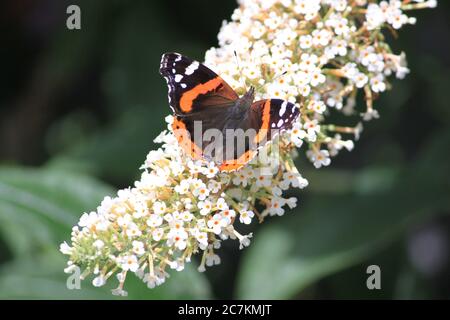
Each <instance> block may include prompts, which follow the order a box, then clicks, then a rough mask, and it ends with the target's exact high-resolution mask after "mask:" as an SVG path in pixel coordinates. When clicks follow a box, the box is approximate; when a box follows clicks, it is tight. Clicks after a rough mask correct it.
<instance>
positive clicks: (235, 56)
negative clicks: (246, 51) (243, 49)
mask: <svg viewBox="0 0 450 320" xmlns="http://www.w3.org/2000/svg"><path fill="white" fill-rule="evenodd" d="M233 52H234V58H235V59H236V65H237V67H238V70H239V81H240V82H241V84H242V85H243V86H244V88H245V91H247V85H246V84H245V80H244V77H243V76H242V69H241V66H240V65H239V58H238V55H237V52H236V50H234V51H233Z"/></svg>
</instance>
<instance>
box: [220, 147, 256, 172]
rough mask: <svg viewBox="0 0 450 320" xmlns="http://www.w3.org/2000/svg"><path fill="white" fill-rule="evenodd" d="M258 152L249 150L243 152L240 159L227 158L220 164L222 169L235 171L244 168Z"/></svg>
mask: <svg viewBox="0 0 450 320" xmlns="http://www.w3.org/2000/svg"><path fill="white" fill-rule="evenodd" d="M255 154H256V151H254V150H248V151H246V152H245V153H243V154H242V155H241V156H240V157H239V158H238V159H233V160H227V161H224V162H223V163H222V164H221V165H220V166H219V170H220V171H225V172H227V171H233V170H237V169H239V168H242V167H243V166H244V165H245V164H247V163H248V162H249V161H250V160H251V159H252V158H253V157H254V155H255Z"/></svg>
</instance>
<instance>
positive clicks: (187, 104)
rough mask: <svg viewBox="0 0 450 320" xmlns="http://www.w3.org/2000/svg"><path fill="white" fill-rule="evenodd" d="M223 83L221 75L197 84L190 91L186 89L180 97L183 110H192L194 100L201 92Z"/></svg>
mask: <svg viewBox="0 0 450 320" xmlns="http://www.w3.org/2000/svg"><path fill="white" fill-rule="evenodd" d="M221 83H222V79H220V78H219V77H217V78H214V79H211V80H209V81H208V82H205V83H202V84H199V85H196V86H195V87H194V88H192V89H191V90H189V91H186V92H185V93H184V94H183V95H182V96H181V99H180V108H181V111H183V112H190V111H191V110H192V104H193V102H194V100H195V99H196V98H197V97H198V96H199V95H201V94H205V93H207V92H209V91H213V90H214V89H216V88H217V87H218V86H219V85H220V84H221Z"/></svg>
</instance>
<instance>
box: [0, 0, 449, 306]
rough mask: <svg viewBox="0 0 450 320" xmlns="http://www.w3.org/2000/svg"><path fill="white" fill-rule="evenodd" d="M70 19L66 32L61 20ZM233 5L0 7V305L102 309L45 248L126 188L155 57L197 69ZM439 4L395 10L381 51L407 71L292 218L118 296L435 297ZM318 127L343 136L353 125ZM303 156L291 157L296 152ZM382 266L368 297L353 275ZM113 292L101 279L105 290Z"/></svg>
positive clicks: (304, 168) (441, 97)
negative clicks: (203, 263) (57, 301)
mask: <svg viewBox="0 0 450 320" xmlns="http://www.w3.org/2000/svg"><path fill="white" fill-rule="evenodd" d="M69 4H78V5H79V6H80V7H81V25H82V29H81V30H72V31H70V30H67V28H66V18H67V16H68V15H67V14H66V8H67V6H68V5H69ZM235 7H236V4H235V2H234V1H232V0H228V1H207V0H195V1H189V2H188V1H180V0H178V1H143V0H137V1H120V0H112V1H111V0H110V1H72V2H67V1H50V0H43V1H32V0H21V1H3V2H2V4H1V5H0V17H1V22H0V38H1V40H2V45H1V46H0V74H1V75H0V297H1V298H110V297H111V296H110V294H109V292H108V290H107V289H110V288H111V287H112V286H113V284H109V285H108V288H105V289H103V288H102V289H95V288H93V287H92V286H91V285H90V284H89V281H90V280H87V281H85V282H83V283H82V288H83V290H75V291H69V290H67V289H66V288H65V279H66V275H64V274H63V272H62V269H63V268H64V264H65V258H64V257H62V255H61V254H60V253H59V252H58V251H57V248H58V245H59V243H60V242H61V241H63V240H69V238H70V236H69V234H70V228H71V226H73V225H74V224H75V223H76V221H77V220H78V218H79V216H80V215H81V213H82V212H83V211H86V210H93V209H95V207H96V206H97V205H98V204H99V202H100V200H101V199H102V198H103V197H104V196H105V195H108V194H109V195H113V194H114V192H115V190H116V189H117V188H124V187H127V186H130V185H132V184H133V181H134V180H136V179H138V178H139V175H140V171H139V170H138V168H139V166H140V165H141V164H142V163H143V161H144V159H145V156H146V154H147V152H148V151H149V150H151V149H153V148H155V147H156V146H155V145H154V144H153V142H152V140H153V138H154V137H155V136H156V135H157V134H158V133H159V132H160V131H161V130H162V129H163V128H164V127H165V123H164V116H166V115H167V114H168V113H169V108H168V104H167V100H166V99H167V92H166V90H167V89H166V84H165V81H164V80H163V79H162V78H161V77H160V76H159V74H158V67H159V61H160V56H161V54H162V53H164V52H167V51H177V52H182V53H184V54H186V55H188V56H191V57H193V58H196V59H199V60H202V59H203V55H204V52H205V50H207V49H208V48H209V47H211V46H216V45H217V41H216V37H217V33H218V31H219V28H220V26H221V24H222V21H223V20H224V19H229V17H230V15H231V13H232V11H233V9H234V8H235ZM449 7H450V3H449V2H448V1H440V2H439V5H438V8H436V9H433V10H431V9H430V10H421V11H416V12H410V13H409V14H410V15H413V16H416V17H417V18H418V19H417V20H418V21H417V25H415V26H405V27H404V28H403V29H402V30H401V31H400V37H399V39H392V42H391V43H392V47H393V48H394V52H397V53H399V52H401V51H405V52H406V54H407V58H408V62H409V67H410V69H411V74H409V75H408V76H407V78H406V79H405V80H402V81H397V80H395V81H393V85H394V88H393V90H392V91H389V92H387V93H385V94H383V95H382V96H381V98H380V99H379V100H378V101H376V107H377V108H378V110H379V112H380V115H381V118H380V119H378V120H375V121H372V122H370V123H366V124H365V130H364V132H363V135H362V138H361V139H360V141H358V142H357V143H356V148H355V149H354V151H352V152H351V153H347V152H345V151H344V152H342V153H341V154H340V155H339V156H338V157H337V158H335V159H334V161H333V163H332V165H331V166H330V167H328V168H324V169H320V170H315V169H313V167H312V165H311V164H310V163H308V162H307V161H306V160H305V157H304V155H301V156H300V159H299V160H298V167H299V170H300V171H301V172H302V174H303V175H304V176H305V177H306V178H307V179H308V180H309V182H310V186H309V187H308V188H307V189H306V190H303V191H302V192H297V191H291V192H290V193H291V194H292V195H296V196H298V198H299V206H298V207H297V208H296V209H295V210H291V211H288V212H287V213H286V214H285V216H284V217H282V218H269V219H267V220H266V222H265V223H264V224H263V225H257V224H256V223H255V224H253V225H252V226H250V227H249V228H248V230H244V231H246V232H250V231H253V232H254V239H253V243H252V245H251V246H250V247H249V248H247V249H246V250H243V251H239V250H238V245H237V244H236V242H233V241H226V242H224V246H223V249H221V250H220V252H219V254H220V255H221V257H222V264H221V265H220V266H218V267H213V268H210V269H208V271H207V272H206V273H205V274H200V273H197V272H196V271H195V270H194V269H195V267H196V266H197V265H198V261H194V262H193V263H192V265H193V266H192V267H191V268H188V270H186V271H184V272H182V273H180V274H174V273H172V275H173V276H172V277H171V278H170V279H169V280H168V282H167V283H166V284H165V285H164V286H162V287H160V288H158V289H155V290H148V289H146V288H145V286H144V285H143V284H140V283H139V281H136V280H134V279H131V280H130V281H129V283H128V284H127V287H128V289H129V293H130V298H139V299H150V298H152V299H154V298H157V299H165V298H275V299H279V298H282V299H283V298H308V299H318V298H326V299H329V298H332V299H346V298H386V299H408V298H424V299H432V298H441V299H442V298H443V299H447V298H449V297H450V217H449V213H450V203H449V191H450V183H449V177H450V175H449V173H450V170H449V150H450V127H449V120H450V106H449V101H450V78H449V71H450V70H449V62H450V61H449V60H450V48H449V46H450V42H449V39H450V37H449V36H450V28H449V23H448V21H449V19H450V15H449ZM332 121H335V122H336V123H339V124H347V125H354V124H356V123H357V121H358V120H357V118H349V119H343V118H342V117H336V118H335V119H333V120H332ZM303 151H304V150H303ZM372 264H375V265H378V266H380V268H381V279H382V280H381V285H382V288H381V290H368V289H367V287H366V279H367V277H368V275H367V273H366V268H367V267H368V266H369V265H372ZM113 282H114V280H113Z"/></svg>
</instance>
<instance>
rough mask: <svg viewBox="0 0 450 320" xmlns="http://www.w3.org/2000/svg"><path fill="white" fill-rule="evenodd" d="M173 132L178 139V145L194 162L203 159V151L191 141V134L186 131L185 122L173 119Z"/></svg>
mask: <svg viewBox="0 0 450 320" xmlns="http://www.w3.org/2000/svg"><path fill="white" fill-rule="evenodd" d="M172 130H173V133H174V135H175V137H176V138H177V141H178V144H179V145H180V146H181V148H183V150H184V152H185V153H187V154H188V155H190V156H191V158H192V159H194V160H200V159H202V154H203V152H202V149H201V148H199V147H198V146H197V145H196V144H195V143H194V141H192V140H191V136H190V134H189V132H188V131H187V130H186V125H185V124H184V123H183V121H180V120H178V119H176V118H175V119H173V123H172Z"/></svg>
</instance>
